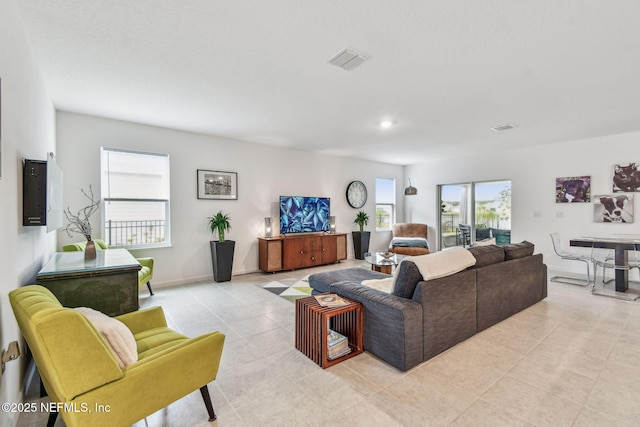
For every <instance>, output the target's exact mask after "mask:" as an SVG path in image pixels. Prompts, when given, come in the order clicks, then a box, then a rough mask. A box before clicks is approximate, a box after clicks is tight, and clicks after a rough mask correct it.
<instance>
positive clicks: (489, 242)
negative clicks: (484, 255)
mask: <svg viewBox="0 0 640 427" xmlns="http://www.w3.org/2000/svg"><path fill="white" fill-rule="evenodd" d="M495 244H496V238H495V237H492V238H490V239H484V240H480V241H477V242H473V244H472V245H471V247H474V246H489V245H495Z"/></svg>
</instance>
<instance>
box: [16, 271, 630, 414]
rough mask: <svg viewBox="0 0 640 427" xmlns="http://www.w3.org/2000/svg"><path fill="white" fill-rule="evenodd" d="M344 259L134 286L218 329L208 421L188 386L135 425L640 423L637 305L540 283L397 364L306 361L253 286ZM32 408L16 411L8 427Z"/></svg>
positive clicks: (183, 322)
mask: <svg viewBox="0 0 640 427" xmlns="http://www.w3.org/2000/svg"><path fill="white" fill-rule="evenodd" d="M353 265H355V261H350V262H343V263H341V264H339V265H336V266H331V267H324V268H315V269H307V270H300V271H295V272H286V273H279V274H273V275H265V274H250V275H246V276H239V277H234V279H233V280H232V281H231V282H227V283H215V282H208V283H195V284H190V285H184V286H180V287H175V288H164V289H157V292H156V295H155V296H153V297H151V298H148V297H145V298H143V307H147V306H152V305H162V306H163V307H164V309H165V313H166V314H167V317H168V318H169V321H170V324H171V326H173V327H174V328H175V329H178V330H179V331H181V332H182V333H184V334H187V335H191V336H193V335H197V334H200V333H203V332H207V331H213V330H220V331H222V332H223V333H225V334H226V336H227V338H226V343H225V348H224V352H223V356H222V363H221V367H220V371H219V373H218V378H217V380H216V381H214V382H213V383H211V384H210V385H209V388H210V390H211V395H212V399H213V402H214V406H215V408H216V411H217V414H218V420H217V421H216V422H214V423H209V422H207V416H206V410H205V408H204V405H203V403H202V399H201V397H200V393H199V392H197V391H196V392H195V393H192V394H190V395H189V396H187V397H185V398H183V399H181V400H179V401H177V402H175V403H174V404H172V405H170V406H169V407H167V408H165V409H163V410H160V411H159V412H157V413H155V414H153V415H151V416H149V417H148V418H147V419H146V421H145V420H143V421H141V422H139V423H137V424H136V426H145V425H148V426H172V427H176V426H210V425H213V426H215V425H218V426H356V425H357V426H360V425H362V426H367V427H373V426H385V427H387V426H431V425H442V426H447V425H451V426H491V427H495V426H503V425H504V426H511V425H513V426H531V425H537V426H637V425H640V363H639V361H640V304H639V303H637V302H635V303H633V302H626V301H619V300H615V299H611V298H606V297H598V296H592V295H590V293H589V290H588V289H586V288H582V287H577V286H571V285H565V284H561V283H549V297H548V298H547V299H545V300H544V301H542V302H541V303H539V304H536V305H535V306H533V307H530V308H529V309H527V310H525V311H523V312H521V313H519V314H517V315H515V316H513V317H511V318H510V319H507V320H505V321H504V322H502V323H500V324H498V325H495V326H494V327H492V328H490V329H488V330H486V331H483V332H482V333H480V334H478V335H476V336H474V337H472V338H471V339H469V340H467V341H465V342H463V343H461V344H459V345H457V346H455V347H454V348H452V349H450V350H449V351H447V352H445V353H443V354H441V355H439V356H437V357H435V358H433V359H431V360H430V361H428V362H425V363H423V364H421V365H419V366H418V367H416V368H414V369H412V370H410V371H408V372H400V371H398V370H396V369H394V368H392V367H390V366H389V365H387V364H385V363H384V362H382V361H380V360H379V359H377V358H375V357H374V356H372V355H370V354H368V353H364V354H362V355H359V356H357V357H354V358H352V359H349V360H347V361H345V362H343V363H340V364H338V365H335V366H333V367H331V368H329V369H326V370H323V369H321V368H319V367H318V366H317V365H315V364H314V363H312V362H311V361H310V360H308V359H307V358H306V357H305V356H303V355H302V354H301V353H300V352H298V351H297V350H296V349H295V347H294V344H293V341H294V337H293V335H294V304H292V303H291V302H289V301H287V300H285V299H283V298H280V297H278V296H275V295H273V294H272V293H270V292H267V291H265V290H263V289H260V288H259V287H258V286H255V285H256V284H259V283H266V282H269V281H273V280H284V279H293V278H301V277H302V276H304V275H307V274H309V273H313V272H318V271H322V270H323V269H327V268H345V267H347V266H353ZM139 398H140V399H144V396H139ZM45 420H46V416H43V415H40V416H39V418H38V419H37V420H36V419H33V418H27V417H21V419H20V421H19V424H18V425H19V426H32V425H44V424H45V422H46V421H45ZM145 423H146V424H145ZM56 425H57V426H61V425H63V423H62V422H61V420H58V422H57V424H56Z"/></svg>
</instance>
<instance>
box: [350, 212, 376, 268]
mask: <svg viewBox="0 0 640 427" xmlns="http://www.w3.org/2000/svg"><path fill="white" fill-rule="evenodd" d="M353 223H354V224H358V226H359V227H360V231H352V232H351V235H352V236H353V252H354V256H355V257H356V259H364V254H365V252H369V239H370V238H371V232H369V231H364V226H365V225H367V224H368V223H369V215H367V213H366V212H365V211H360V212H358V214H357V215H356V219H355V220H354V221H353Z"/></svg>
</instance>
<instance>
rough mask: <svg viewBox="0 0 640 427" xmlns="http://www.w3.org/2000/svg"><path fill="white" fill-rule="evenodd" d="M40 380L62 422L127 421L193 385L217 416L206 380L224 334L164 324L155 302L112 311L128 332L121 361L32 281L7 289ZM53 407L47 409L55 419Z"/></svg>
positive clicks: (216, 360)
mask: <svg viewBox="0 0 640 427" xmlns="http://www.w3.org/2000/svg"><path fill="white" fill-rule="evenodd" d="M9 300H10V302H11V306H12V307H13V312H14V314H15V317H16V320H17V322H18V326H19V327H20V331H21V332H22V334H23V335H24V337H25V340H26V342H27V344H28V346H29V348H30V349H31V352H32V354H33V357H34V359H35V362H36V366H37V367H38V370H39V372H40V376H41V378H42V382H43V385H44V388H45V390H46V391H47V393H48V395H49V397H50V398H51V401H52V402H59V403H60V405H59V406H58V409H59V411H60V414H61V416H62V418H63V420H64V422H65V424H66V425H67V426H68V427H73V426H96V427H100V426H128V425H131V424H133V423H135V422H137V421H139V420H141V419H143V418H145V417H147V416H148V415H150V414H152V413H154V412H156V411H158V410H160V409H162V408H164V407H166V406H167V405H169V404H170V403H172V402H174V401H176V400H178V399H180V398H181V397H183V396H185V395H187V394H189V393H191V392H193V391H195V390H196V389H200V392H201V394H202V398H203V400H204V403H205V406H206V409H207V411H208V413H209V420H210V421H213V420H215V418H216V415H215V412H214V409H213V405H212V404H211V398H210V396H209V389H208V388H207V384H208V383H210V382H211V381H213V380H215V378H216V375H217V373H218V367H219V365H220V357H221V355H222V348H223V346H224V338H225V337H224V335H223V334H222V333H220V332H211V333H208V334H204V335H201V336H199V337H197V338H188V337H186V336H184V335H181V334H179V333H177V332H175V331H173V330H171V329H169V328H168V327H167V323H166V320H165V317H164V313H163V311H162V308H161V307H153V308H149V309H146V310H141V311H136V312H132V313H127V314H124V315H122V316H118V317H116V319H118V320H120V321H121V322H123V323H124V324H125V325H126V326H127V327H128V328H129V329H130V330H131V332H132V333H133V336H134V338H135V341H136V346H137V351H138V361H137V362H134V363H132V364H130V365H128V366H126V367H125V368H120V367H119V366H118V362H117V361H116V358H115V357H114V355H113V353H112V351H111V349H110V348H109V347H108V346H107V344H106V342H105V341H104V339H103V337H102V335H101V334H100V333H99V332H98V331H97V330H96V329H95V328H94V326H93V325H92V324H91V323H90V322H89V321H88V320H87V319H86V318H85V316H83V315H82V314H81V313H79V312H78V311H76V310H73V309H70V308H65V307H62V306H61V305H60V303H59V302H58V300H57V299H56V297H55V296H54V295H53V294H52V293H51V292H50V291H49V290H48V289H46V288H44V287H42V286H39V285H31V286H25V287H23V288H18V289H14V290H13V291H11V292H10V293H9ZM56 416H57V413H52V414H51V415H50V420H49V421H50V423H51V425H53V424H52V422H55V417H56Z"/></svg>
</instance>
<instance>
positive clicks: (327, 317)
mask: <svg viewBox="0 0 640 427" xmlns="http://www.w3.org/2000/svg"><path fill="white" fill-rule="evenodd" d="M341 298H342V299H344V300H345V301H347V302H348V304H347V305H344V306H341V307H322V306H321V305H320V304H318V302H317V301H316V299H315V298H314V297H312V296H311V297H305V298H299V299H297V300H296V348H297V349H298V350H300V351H301V352H302V353H304V354H305V355H306V356H307V357H308V358H309V359H311V360H313V361H314V362H315V363H317V364H318V365H320V366H321V367H322V368H328V367H329V366H332V365H335V364H336V363H340V362H342V361H343V360H347V359H349V358H351V357H353V356H357V355H358V354H360V353H362V351H363V347H362V319H363V313H362V304H360V303H359V302H356V301H351V300H349V299H347V298H344V297H342V296H341ZM328 328H331V329H332V330H334V331H336V332H339V333H341V334H342V335H345V336H346V337H347V339H348V341H349V347H350V348H351V352H350V353H348V354H345V355H344V356H341V357H338V358H336V359H333V360H329V359H328V357H327V352H328V347H327V330H328Z"/></svg>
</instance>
